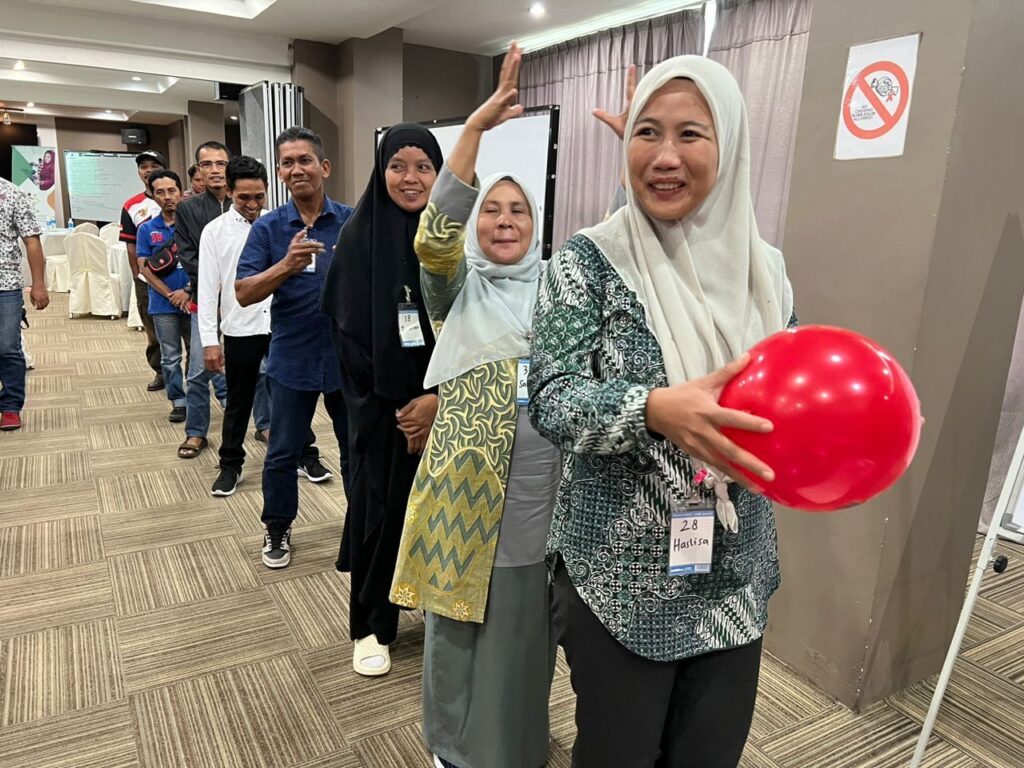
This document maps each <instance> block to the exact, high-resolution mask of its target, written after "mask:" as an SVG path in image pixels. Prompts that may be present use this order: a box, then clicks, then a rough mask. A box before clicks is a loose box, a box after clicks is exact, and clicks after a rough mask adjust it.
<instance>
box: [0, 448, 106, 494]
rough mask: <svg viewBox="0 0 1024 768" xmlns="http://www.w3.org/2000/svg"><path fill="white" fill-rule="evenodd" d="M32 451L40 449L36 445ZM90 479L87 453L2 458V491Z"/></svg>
mask: <svg viewBox="0 0 1024 768" xmlns="http://www.w3.org/2000/svg"><path fill="white" fill-rule="evenodd" d="M65 447H66V446H65ZM33 448H37V446H33ZM91 479H92V470H91V469H90V466H89V455H88V453H87V452H85V451H69V452H67V453H45V454H33V455H30V456H11V457H8V458H5V459H0V491H17V490H21V489H24V488H41V487H46V486H52V485H59V484H63V483H79V482H82V481H83V480H91Z"/></svg>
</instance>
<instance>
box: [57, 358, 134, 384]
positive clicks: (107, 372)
mask: <svg viewBox="0 0 1024 768" xmlns="http://www.w3.org/2000/svg"><path fill="white" fill-rule="evenodd" d="M79 357H80V356H76V362H75V373H77V374H78V375H79V376H82V377H89V376H92V377H97V376H107V377H111V378H113V377H118V376H124V375H135V374H146V373H150V372H151V370H150V367H149V366H148V365H147V364H146V360H145V358H143V357H142V356H141V355H132V356H131V357H115V358H111V357H108V356H103V357H102V358H100V359H98V360H81V359H78V358H79ZM111 383H114V382H111Z"/></svg>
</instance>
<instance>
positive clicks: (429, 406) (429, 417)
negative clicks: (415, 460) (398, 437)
mask: <svg viewBox="0 0 1024 768" xmlns="http://www.w3.org/2000/svg"><path fill="white" fill-rule="evenodd" d="M395 416H396V418H397V419H398V428H399V429H400V430H402V434H404V435H405V439H406V442H407V443H408V450H409V453H423V449H424V448H426V446H427V437H428V436H429V435H430V428H431V427H432V426H433V425H434V417H435V416H437V395H421V396H420V397H417V398H415V399H413V400H410V401H409V403H408V404H407V405H406V406H405V407H404V408H402V409H401V410H399V411H398V412H397V413H396V414H395Z"/></svg>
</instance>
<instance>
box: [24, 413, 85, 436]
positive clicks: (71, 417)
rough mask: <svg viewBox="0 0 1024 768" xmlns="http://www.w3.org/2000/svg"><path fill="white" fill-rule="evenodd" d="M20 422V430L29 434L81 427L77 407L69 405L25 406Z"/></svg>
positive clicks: (51, 432) (65, 430)
mask: <svg viewBox="0 0 1024 768" xmlns="http://www.w3.org/2000/svg"><path fill="white" fill-rule="evenodd" d="M22 424H23V426H22V428H21V429H22V431H23V432H24V433H25V434H29V435H32V434H37V433H40V432H45V433H46V434H53V433H55V432H67V431H69V430H76V429H81V427H82V421H81V419H80V418H79V416H78V408H75V407H70V406H59V407H36V406H32V407H31V408H26V409H25V411H24V412H23V414H22Z"/></svg>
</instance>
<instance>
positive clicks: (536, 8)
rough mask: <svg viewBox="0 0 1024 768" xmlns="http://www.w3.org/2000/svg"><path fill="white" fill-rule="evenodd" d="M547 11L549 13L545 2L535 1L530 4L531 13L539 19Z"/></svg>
mask: <svg viewBox="0 0 1024 768" xmlns="http://www.w3.org/2000/svg"><path fill="white" fill-rule="evenodd" d="M545 13H547V9H546V8H545V7H544V3H534V4H533V5H531V6H530V15H531V16H533V17H534V18H535V19H539V18H540V17H541V16H543V15H544V14H545Z"/></svg>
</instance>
